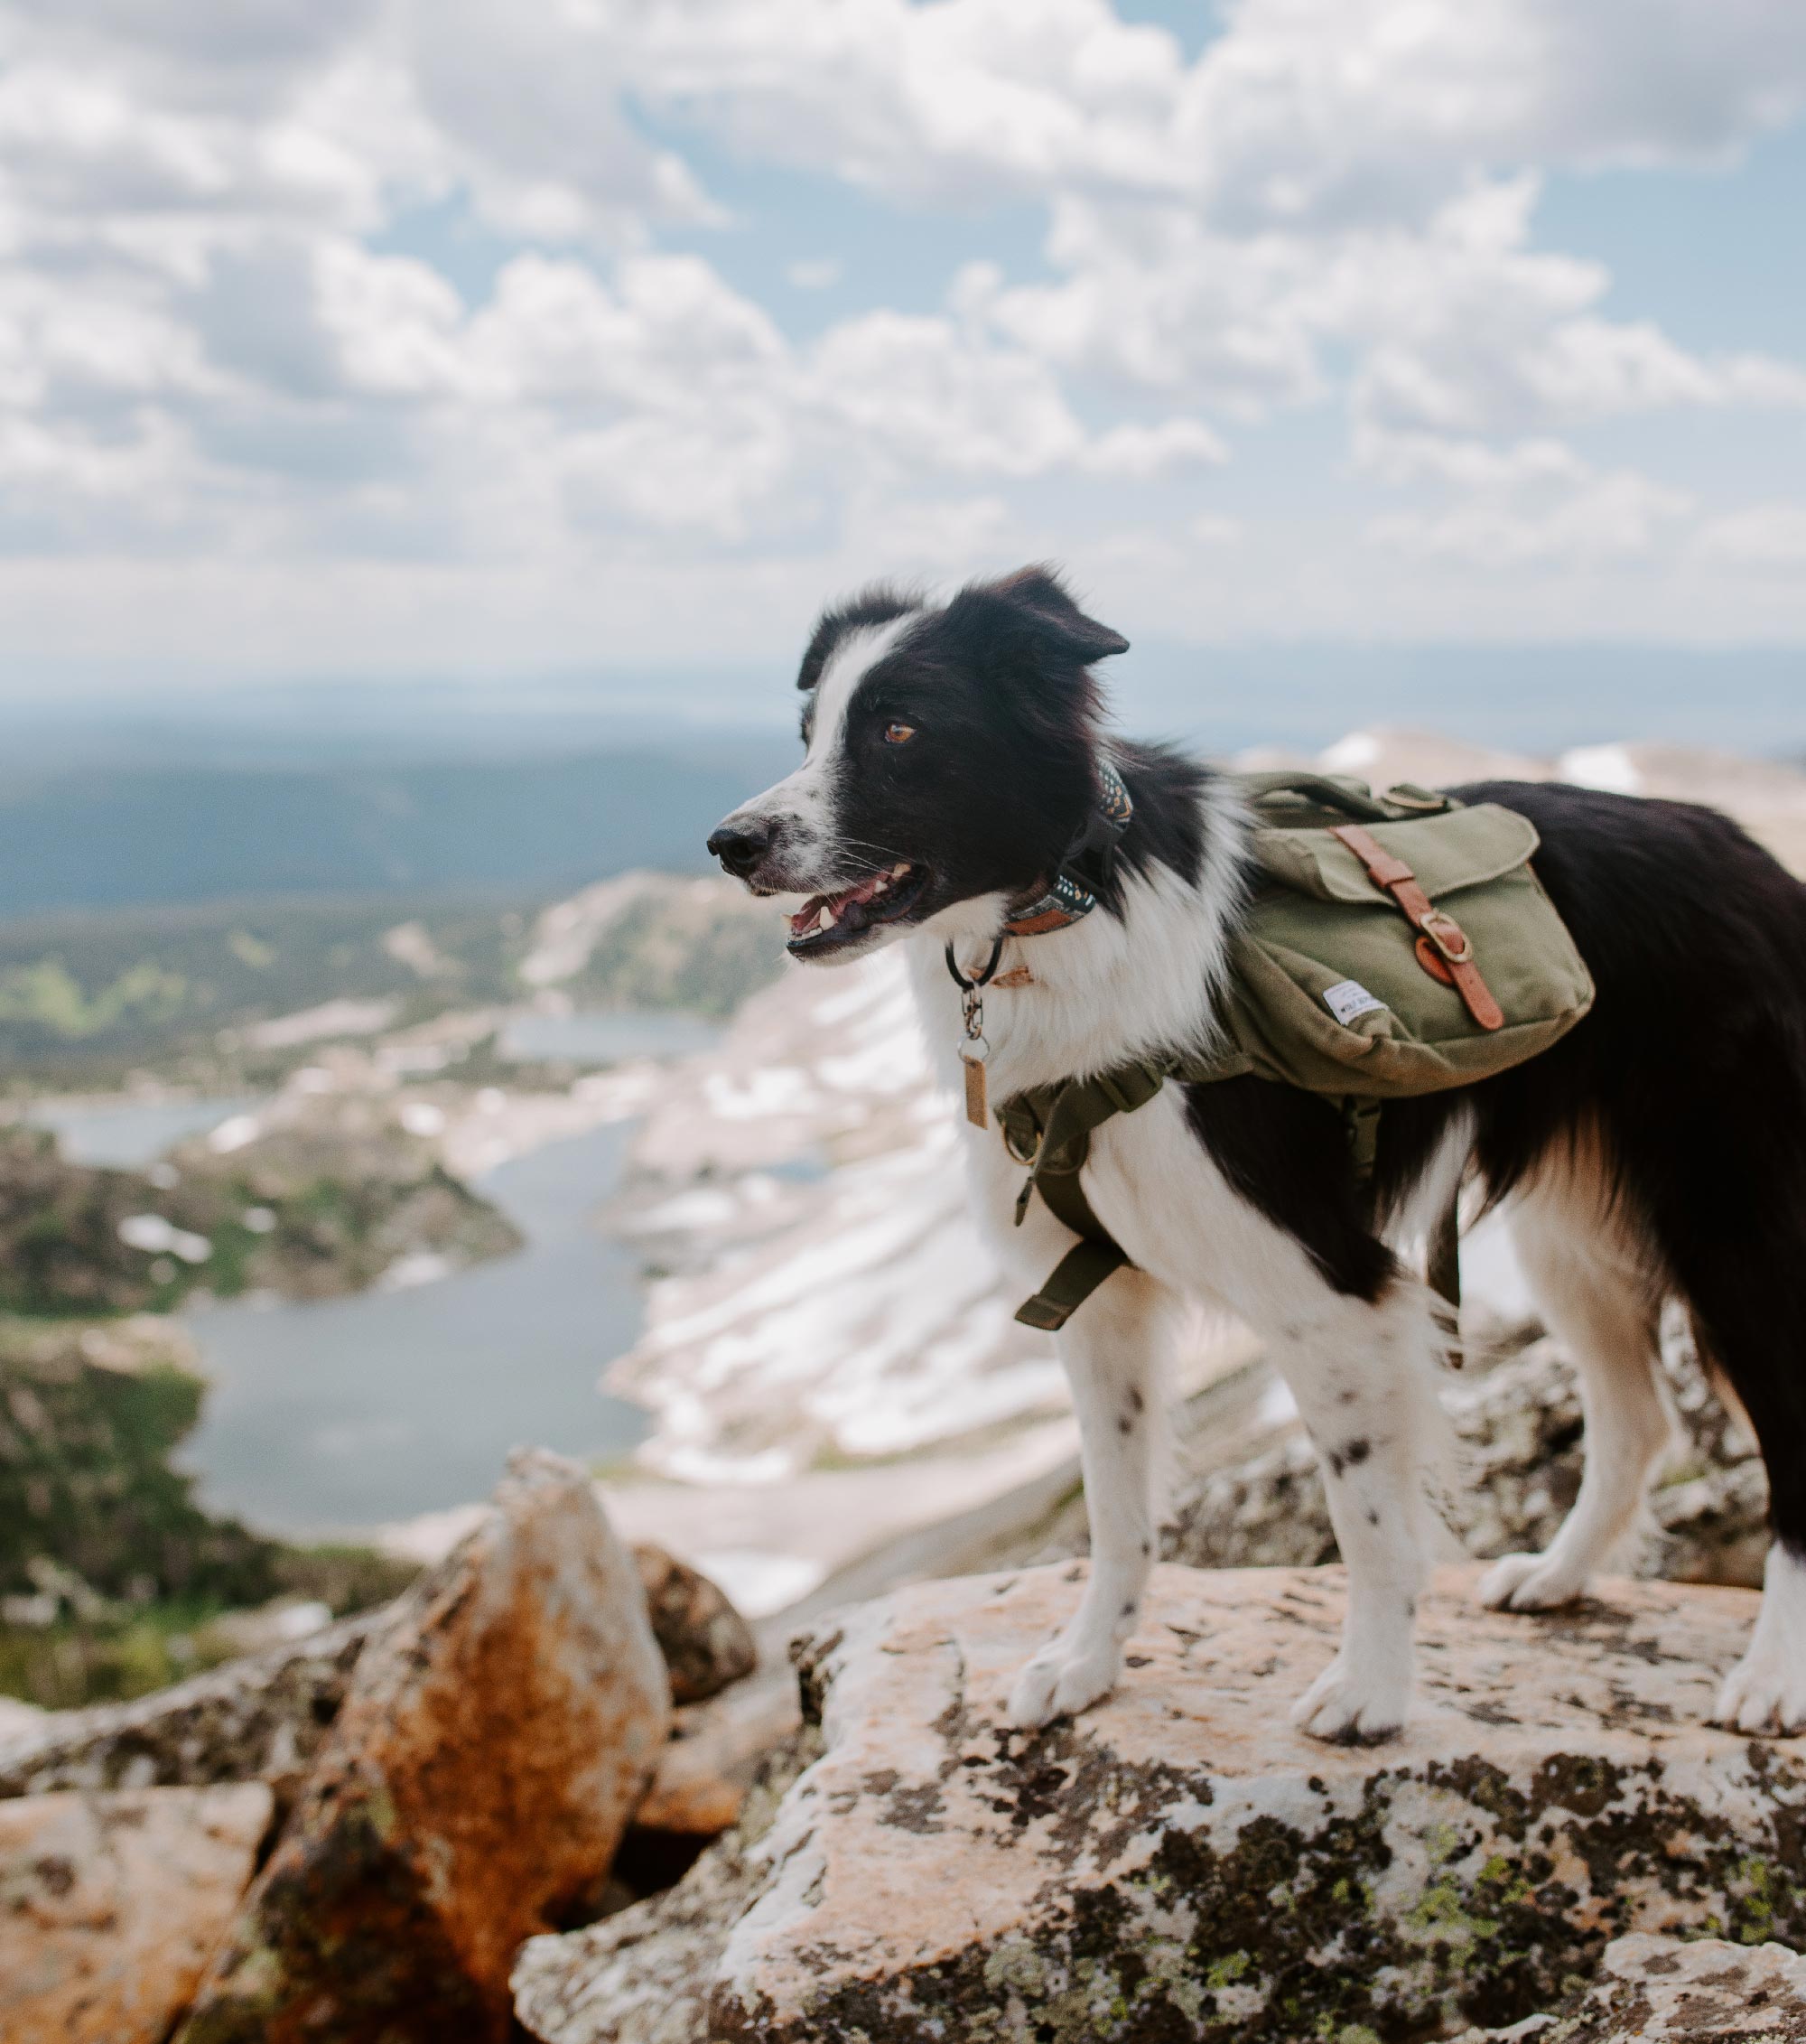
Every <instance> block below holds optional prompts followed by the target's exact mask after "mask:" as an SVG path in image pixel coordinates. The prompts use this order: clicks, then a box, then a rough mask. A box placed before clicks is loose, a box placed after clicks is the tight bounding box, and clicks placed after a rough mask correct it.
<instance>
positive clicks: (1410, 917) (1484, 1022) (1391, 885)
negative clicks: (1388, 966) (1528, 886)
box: [1330, 823, 1505, 1030]
mask: <svg viewBox="0 0 1806 2044" xmlns="http://www.w3.org/2000/svg"><path fill="white" fill-rule="evenodd" d="M1330 835H1331V836H1332V837H1338V838H1340V839H1341V841H1342V842H1343V844H1345V845H1346V846H1347V847H1348V849H1349V850H1350V851H1351V852H1352V853H1354V854H1355V857H1356V858H1357V859H1359V860H1360V862H1361V863H1362V864H1363V865H1364V867H1365V868H1366V869H1367V877H1368V879H1369V880H1371V881H1372V882H1373V884H1374V886H1375V887H1377V888H1380V889H1382V891H1384V892H1385V893H1388V894H1390V895H1391V896H1392V900H1393V901H1396V902H1397V903H1398V905H1399V907H1400V909H1401V910H1402V911H1403V913H1404V916H1405V919H1406V920H1407V921H1408V922H1409V923H1410V926H1411V928H1412V929H1414V930H1416V931H1417V933H1418V935H1419V936H1420V938H1424V939H1426V940H1427V941H1428V942H1429V944H1430V945H1431V946H1432V947H1434V949H1435V951H1436V954H1437V956H1438V957H1439V958H1440V959H1441V960H1442V962H1443V965H1444V966H1445V967H1446V968H1447V970H1448V976H1449V978H1450V980H1452V981H1453V983H1454V985H1455V991H1456V992H1457V994H1459V995H1460V996H1461V1000H1462V1003H1463V1005H1464V1006H1465V1007H1466V1010H1467V1013H1469V1014H1470V1015H1472V1016H1473V1018H1474V1020H1475V1021H1476V1022H1477V1023H1478V1024H1479V1025H1480V1027H1481V1028H1482V1029H1486V1030H1492V1029H1503V1027H1504V1022H1505V1017H1504V1011H1503V1009H1502V1008H1501V1007H1500V1006H1499V1003H1497V1002H1496V1001H1495V1000H1494V998H1493V990H1492V988H1491V987H1490V986H1488V985H1486V982H1485V977H1484V975H1482V973H1481V971H1480V968H1479V966H1477V965H1476V964H1475V962H1474V944H1473V939H1472V938H1470V937H1469V936H1468V935H1467V932H1466V930H1465V929H1462V927H1461V925H1460V924H1459V923H1458V922H1457V921H1456V919H1455V918H1454V917H1453V916H1451V915H1450V914H1449V913H1448V911H1447V910H1444V909H1438V907H1437V906H1436V904H1435V902H1433V901H1431V900H1430V898H1429V895H1428V894H1426V893H1425V892H1424V891H1423V889H1422V887H1421V886H1420V884H1419V882H1418V877H1417V874H1416V873H1415V872H1414V871H1413V869H1412V868H1411V867H1410V865H1408V864H1407V863H1405V861H1404V860H1402V859H1401V858H1398V857H1396V856H1395V855H1394V854H1392V853H1391V852H1388V851H1387V850H1386V848H1385V846H1384V845H1382V844H1381V843H1380V842H1379V840H1378V839H1377V838H1375V837H1374V836H1373V834H1372V832H1371V831H1367V830H1364V829H1363V828H1362V827H1361V826H1360V825H1359V824H1355V823H1345V824H1338V825H1336V826H1334V827H1333V828H1332V829H1331V831H1330ZM1418 962H1419V964H1420V965H1421V966H1423V969H1424V970H1425V971H1426V972H1427V973H1429V975H1430V977H1431V978H1432V979H1440V978H1441V976H1442V975H1441V974H1440V973H1438V972H1437V971H1436V969H1435V968H1434V967H1433V966H1431V965H1430V964H1429V961H1428V960H1427V959H1426V958H1424V957H1423V956H1422V953H1421V951H1420V952H1419V957H1418Z"/></svg>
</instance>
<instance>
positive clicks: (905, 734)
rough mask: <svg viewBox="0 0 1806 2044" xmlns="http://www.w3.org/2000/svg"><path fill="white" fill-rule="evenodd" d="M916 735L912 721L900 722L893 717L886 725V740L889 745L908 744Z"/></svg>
mask: <svg viewBox="0 0 1806 2044" xmlns="http://www.w3.org/2000/svg"><path fill="white" fill-rule="evenodd" d="M915 735H916V727H915V725H914V724H912V723H898V721H897V720H896V719H895V718H894V717H893V718H892V719H891V721H890V722H889V723H888V724H886V725H885V727H884V742H885V743H886V744H887V745H907V744H908V742H909V741H910V740H911V739H912V738H913V737H915Z"/></svg>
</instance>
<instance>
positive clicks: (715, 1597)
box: [633, 1544, 759, 1703]
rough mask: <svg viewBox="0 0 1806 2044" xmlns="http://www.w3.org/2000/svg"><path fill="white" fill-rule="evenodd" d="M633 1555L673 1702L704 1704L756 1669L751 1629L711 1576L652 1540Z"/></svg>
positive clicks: (636, 1548)
mask: <svg viewBox="0 0 1806 2044" xmlns="http://www.w3.org/2000/svg"><path fill="white" fill-rule="evenodd" d="M633 1558H634V1560H635V1562H636V1563H638V1566H639V1580H640V1583H641V1586H642V1587H643V1588H644V1590H645V1591H646V1608H647V1615H648V1616H649V1617H650V1618H651V1620H652V1636H653V1638H655V1639H656V1640H657V1642H658V1645H659V1650H660V1651H661V1652H662V1653H663V1654H664V1656H665V1666H666V1668H667V1669H668V1670H669V1672H670V1675H671V1701H672V1702H673V1703H702V1702H703V1700H704V1698H706V1697H709V1696H712V1695H714V1694H716V1692H717V1691H718V1690H722V1689H725V1688H726V1687H727V1685H729V1684H730V1683H731V1682H738V1681H739V1680H740V1677H741V1676H742V1675H750V1674H751V1673H752V1671H753V1669H754V1668H755V1667H756V1666H758V1665H759V1648H758V1647H757V1646H756V1645H755V1643H754V1641H753V1637H752V1633H751V1631H750V1629H749V1628H748V1625H747V1622H746V1620H745V1619H743V1618H741V1616H740V1613H739V1612H738V1611H737V1610H735V1609H734V1608H733V1606H732V1605H731V1603H730V1602H729V1601H728V1600H727V1598H726V1597H725V1596H724V1595H723V1594H722V1593H721V1591H720V1590H718V1589H717V1588H716V1587H715V1585H714V1584H713V1583H712V1582H710V1581H709V1579H708V1577H707V1576H705V1575H701V1574H699V1573H697V1572H696V1571H695V1570H694V1569H693V1568H688V1567H686V1566H685V1565H684V1563H682V1562H680V1561H678V1560H677V1559H676V1558H675V1556H674V1555H671V1554H666V1552H665V1550H664V1548H662V1547H654V1546H652V1545H648V1544H640V1545H636V1546H635V1548H634V1550H633Z"/></svg>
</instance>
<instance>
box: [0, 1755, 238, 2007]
mask: <svg viewBox="0 0 1806 2044" xmlns="http://www.w3.org/2000/svg"><path fill="white" fill-rule="evenodd" d="M269 1821H270V1792H269V1790H268V1789H267V1788H265V1787H263V1786H262V1785H261V1784H259V1783H256V1782H246V1783H243V1784H241V1785H239V1786H238V1787H228V1788H150V1789H143V1790H139V1791H137V1792H135V1793H127V1794H125V1795H103V1796H85V1795H74V1794H62V1795H55V1796H31V1797H23V1798H22V1799H21V1800H19V1801H16V1802H12V1803H5V1804H0V2044H52V2039H55V2040H56V2044H162V2040H163V2038H165V2037H167V2036H168V2034H169V2030H170V2025H171V2024H172V2022H173V2021H175V2019H176V2017H177V2016H179V2015H180V2014H181V2012H182V2010H183V2009H184V2008H185V2007H186V2006H187V2005H188V2000H189V1997H190V1996H191V1994H192V1993H193V1992H194V1988H195V1983H196V1982H197V1981H199V1979H200V1975H201V1971H202V1969H203V1968H204V1967H205V1966H206V1965H207V1962H208V1960H209V1958H210V1957H211V1956H212V1955H213V1951H214V1948H215V1947H216V1946H218V1944H219V1940H220V1938H221V1937H223V1936H224V1935H225V1932H226V1927H227V1925H228V1924H229V1923H230V1922H231V1920H232V1913H233V1911H234V1910H235V1909H237V1906H238V1898H239V1896H240V1894H242V1892H243V1891H244V1887H245V1883H246V1882H247V1881H248V1880H249V1879H250V1878H251V1869H252V1866H253V1864H254V1862H255V1860H256V1851H257V1847H258V1845H259V1843H261V1842H262V1839H263V1836H264V1832H265V1827H266V1826H267V1825H268V1824H269Z"/></svg>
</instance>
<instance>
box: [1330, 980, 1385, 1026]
mask: <svg viewBox="0 0 1806 2044" xmlns="http://www.w3.org/2000/svg"><path fill="white" fill-rule="evenodd" d="M1323 1004H1324V1006H1325V1007H1327V1009H1328V1010H1329V1012H1330V1013H1331V1014H1332V1015H1334V1016H1335V1017H1336V1021H1337V1022H1353V1021H1354V1020H1355V1016H1356V1015H1370V1014H1372V1013H1373V1010H1374V1009H1375V1008H1383V1007H1384V1006H1385V1004H1386V1003H1384V1002H1383V1001H1382V1000H1381V999H1380V998H1379V997H1378V996H1377V995H1376V994H1369V993H1368V991H1367V989H1366V988H1365V987H1364V986H1363V985H1362V984H1361V982H1360V981H1359V980H1358V979H1338V980H1337V981H1336V985H1334V986H1326V987H1325V988H1324V990H1323Z"/></svg>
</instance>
